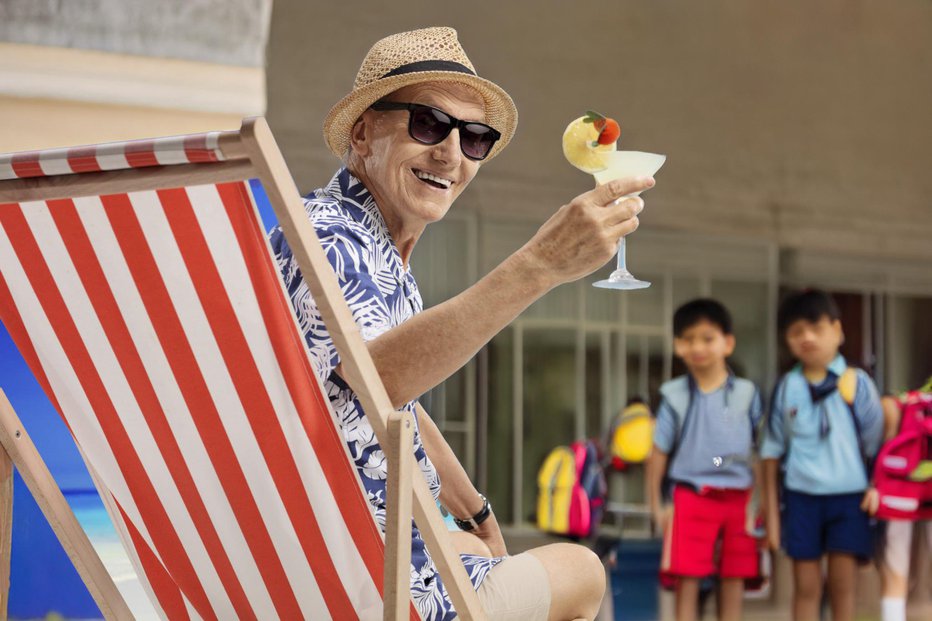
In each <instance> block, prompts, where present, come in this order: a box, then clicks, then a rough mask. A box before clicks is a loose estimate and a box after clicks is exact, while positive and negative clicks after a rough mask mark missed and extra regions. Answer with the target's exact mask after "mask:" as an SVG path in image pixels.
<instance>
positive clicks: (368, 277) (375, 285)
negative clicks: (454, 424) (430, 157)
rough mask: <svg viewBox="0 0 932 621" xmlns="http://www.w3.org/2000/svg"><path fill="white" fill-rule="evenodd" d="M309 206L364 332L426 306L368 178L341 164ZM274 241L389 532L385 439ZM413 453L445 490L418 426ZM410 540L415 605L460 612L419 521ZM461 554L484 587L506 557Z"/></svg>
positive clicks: (435, 615) (373, 333) (318, 368)
mask: <svg viewBox="0 0 932 621" xmlns="http://www.w3.org/2000/svg"><path fill="white" fill-rule="evenodd" d="M305 209H306V210H307V214H308V217H309V218H310V219H311V221H312V222H313V224H314V228H315V229H316V231H317V236H318V237H319V239H320V243H321V245H322V246H323V248H324V252H325V253H326V255H327V259H328V261H329V262H330V265H331V266H332V267H333V269H334V271H335V272H336V275H337V278H338V280H339V283H340V288H341V289H342V291H343V296H344V297H345V298H346V301H347V303H348V304H349V306H350V309H351V310H352V314H353V319H354V320H355V322H356V325H357V326H358V327H359V330H360V332H361V333H362V337H363V339H364V340H366V341H369V340H372V339H375V338H376V337H378V336H379V335H381V334H383V333H384V332H386V331H388V330H390V329H392V328H393V327H395V326H398V325H400V324H402V323H404V322H405V321H407V320H408V319H410V318H411V317H413V316H414V315H415V314H417V313H419V312H421V310H422V308H423V303H422V301H421V295H420V293H419V292H418V288H417V283H416V282H415V280H414V276H413V275H412V274H411V271H410V269H408V268H406V267H405V266H404V264H403V263H402V260H401V255H400V254H399V253H398V250H397V248H396V247H395V244H394V242H393V241H392V238H391V235H390V234H389V231H388V227H387V226H386V224H385V220H384V219H383V218H382V214H381V212H380V211H379V208H378V206H377V205H376V203H375V200H374V199H373V198H372V195H371V194H370V193H369V191H368V190H367V189H366V187H365V186H364V185H363V184H362V182H360V181H359V180H358V179H356V178H355V177H354V176H353V175H351V174H350V172H349V171H348V170H347V169H346V168H342V169H340V170H339V171H338V172H337V174H336V175H335V176H334V177H333V179H332V180H331V181H330V183H329V184H328V185H327V186H326V187H324V188H322V189H319V190H316V191H314V192H312V193H311V194H310V195H308V197H307V198H306V199H305ZM270 241H271V244H272V249H273V251H274V253H275V259H276V262H277V263H278V267H279V269H280V271H281V273H282V276H283V278H284V282H285V287H286V289H287V291H288V295H289V297H290V299H291V303H292V306H293V307H294V311H295V313H296V314H297V317H298V324H299V326H300V328H301V331H302V332H303V334H304V337H305V339H306V340H307V344H308V347H309V349H310V355H311V361H312V363H313V365H314V370H315V372H316V374H317V375H318V377H320V379H321V382H322V383H323V385H324V390H325V391H326V393H327V396H328V397H329V399H330V404H331V406H332V407H333V410H334V412H335V414H336V417H337V420H338V421H339V423H340V429H341V431H342V433H343V437H344V439H345V440H346V443H347V445H348V446H349V451H350V455H351V456H352V458H353V461H354V463H355V465H356V469H357V470H358V472H359V476H360V478H361V479H362V482H363V486H364V487H365V490H366V494H367V497H368V500H369V503H370V504H371V505H372V507H373V508H374V509H375V517H376V521H377V522H378V524H379V527H380V528H381V529H382V531H383V532H384V531H385V500H386V491H385V490H386V478H387V473H388V469H387V465H386V459H385V455H384V453H383V452H382V447H381V446H380V445H379V443H378V441H377V440H376V437H375V432H374V431H373V429H372V426H371V425H370V424H369V420H368V419H367V418H366V416H365V414H364V413H363V409H362V406H361V405H360V403H359V399H358V398H357V396H356V393H354V392H353V391H352V390H351V389H350V388H349V386H348V385H347V384H346V383H345V382H344V381H343V380H342V379H341V378H340V377H339V376H338V375H337V374H336V372H335V369H336V367H337V365H338V364H339V363H340V358H339V355H338V354H337V350H336V347H335V346H334V344H333V340H332V339H331V338H330V334H329V333H328V331H327V328H326V326H324V322H323V319H322V318H321V316H320V312H319V311H318V309H317V305H316V304H315V303H314V300H313V298H312V297H311V294H310V292H309V291H308V286H307V283H306V282H305V281H304V279H303V278H302V277H301V272H300V270H299V268H298V264H297V261H296V259H295V258H294V256H293V255H292V251H291V248H289V247H288V244H287V242H286V241H285V237H284V235H283V234H282V231H281V229H280V228H276V229H274V230H273V231H272V233H271V236H270ZM403 409H405V410H407V411H409V412H411V414H412V415H413V416H414V417H415V421H416V419H417V417H416V412H415V401H411V402H409V403H407V404H405V406H404V408H403ZM414 456H415V458H416V460H417V463H418V466H419V467H420V468H421V471H422V472H423V473H424V475H425V477H426V478H427V481H428V484H429V487H430V490H431V493H432V494H433V496H434V498H435V499H437V498H439V497H440V479H439V477H438V475H437V471H436V469H435V468H434V465H433V464H432V463H431V461H430V459H429V458H428V457H427V454H426V453H425V452H424V446H423V444H422V443H421V437H420V433H419V431H418V429H417V426H415V434H414ZM411 547H412V550H411V597H412V599H413V600H414V603H415V606H416V607H417V608H418V610H419V612H420V613H421V616H422V617H423V618H424V619H430V620H434V619H438V620H447V619H453V618H454V617H455V611H454V609H453V605H452V603H451V602H450V600H449V598H448V597H447V593H446V588H445V586H444V585H443V581H442V580H441V577H440V574H439V573H438V572H437V568H436V567H435V565H434V563H433V561H432V560H431V558H430V554H429V553H428V551H427V547H426V546H425V544H424V539H423V538H422V536H421V534H420V531H419V530H418V529H417V527H415V526H413V525H412V541H411ZM461 558H462V560H463V563H464V565H465V566H466V572H467V574H469V577H470V579H471V581H472V583H473V585H474V587H475V588H477V589H478V588H479V585H480V584H481V583H482V581H483V579H484V578H485V576H486V575H487V574H488V572H489V570H490V569H491V568H492V567H494V566H495V565H497V564H498V563H499V562H501V560H502V558H493V559H489V558H485V557H481V556H473V555H468V554H467V555H462V556H461Z"/></svg>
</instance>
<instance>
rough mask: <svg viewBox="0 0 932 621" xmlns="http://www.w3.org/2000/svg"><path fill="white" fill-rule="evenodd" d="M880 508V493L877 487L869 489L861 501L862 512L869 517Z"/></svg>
mask: <svg viewBox="0 0 932 621" xmlns="http://www.w3.org/2000/svg"><path fill="white" fill-rule="evenodd" d="M879 508H880V492H878V491H877V488H875V487H868V488H867V491H865V492H864V498H863V499H862V500H861V511H863V512H864V513H866V514H867V515H874V514H876V513H877V509H879Z"/></svg>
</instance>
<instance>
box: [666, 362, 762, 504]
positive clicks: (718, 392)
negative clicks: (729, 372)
mask: <svg viewBox="0 0 932 621" xmlns="http://www.w3.org/2000/svg"><path fill="white" fill-rule="evenodd" d="M735 380H736V378H734V377H733V376H730V377H729V378H728V379H727V380H726V381H725V383H724V384H722V385H721V386H719V387H718V388H717V389H715V390H713V391H711V392H702V390H700V389H699V387H698V386H695V385H694V384H695V382H694V381H690V382H689V384H690V391H691V398H690V401H689V412H688V413H686V414H685V415H684V419H685V420H684V421H683V423H682V424H683V428H682V430H679V429H678V426H679V424H680V423H679V422H678V420H677V416H676V414H675V413H674V412H673V409H672V408H671V407H670V406H669V404H668V403H667V402H666V400H664V401H662V402H661V403H660V407H659V408H658V410H657V422H656V425H655V426H654V444H655V445H656V446H657V448H659V449H660V450H661V451H663V452H664V453H666V454H668V455H669V454H670V452H671V451H672V450H673V448H674V444H675V443H676V442H677V440H676V437H677V433H679V434H680V438H679V442H678V444H677V446H676V452H675V454H674V455H673V456H672V461H671V462H670V464H669V467H668V470H667V472H668V475H669V477H670V479H672V480H673V481H676V482H678V483H685V484H687V485H689V486H691V487H693V488H694V489H697V490H698V489H702V488H703V487H714V488H725V489H748V488H749V487H751V485H752V484H753V475H752V473H751V467H750V464H751V460H752V457H753V451H754V446H753V434H752V431H753V429H756V428H757V427H758V425H759V423H760V420H761V417H762V415H763V414H762V410H763V408H762V405H761V399H760V394H759V393H758V394H755V395H754V398H753V399H752V401H751V406H750V411H748V410H747V409H739V408H738V407H735V406H734V404H733V403H731V402H730V401H731V400H730V399H729V398H728V397H729V393H730V391H731V390H732V385H733V382H734V381H735ZM752 425H753V427H752Z"/></svg>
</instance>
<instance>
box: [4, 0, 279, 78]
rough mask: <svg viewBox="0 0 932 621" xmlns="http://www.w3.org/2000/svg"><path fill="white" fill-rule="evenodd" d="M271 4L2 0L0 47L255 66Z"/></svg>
mask: <svg viewBox="0 0 932 621" xmlns="http://www.w3.org/2000/svg"><path fill="white" fill-rule="evenodd" d="M271 5H272V0H3V2H0V41H7V42H10V43H29V44H36V45H53V46H60V47H77V48H85V49H93V50H101V51H105V52H119V53H123V54H135V55H139V56H167V57H171V58H184V59H188V60H199V61H208V62H216V63H224V64H230V65H242V66H249V67H259V66H262V64H263V63H264V61H265V38H266V34H267V32H268V23H269V13H270V11H271Z"/></svg>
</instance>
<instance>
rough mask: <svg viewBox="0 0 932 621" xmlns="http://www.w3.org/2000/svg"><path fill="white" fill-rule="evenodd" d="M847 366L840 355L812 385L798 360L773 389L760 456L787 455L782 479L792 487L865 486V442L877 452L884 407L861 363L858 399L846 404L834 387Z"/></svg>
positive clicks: (836, 489) (838, 489)
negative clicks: (820, 378) (826, 372)
mask: <svg viewBox="0 0 932 621" xmlns="http://www.w3.org/2000/svg"><path fill="white" fill-rule="evenodd" d="M847 368H848V365H847V363H846V362H845V359H844V358H843V357H842V356H841V355H838V356H836V357H835V359H834V360H833V361H832V363H831V364H830V365H829V367H828V374H827V376H826V378H825V380H824V381H822V382H821V383H820V384H819V385H817V386H813V385H811V384H810V383H809V382H808V380H806V378H805V376H804V375H803V373H802V368H801V367H800V366H799V365H797V366H796V367H795V368H794V369H793V370H791V371H790V372H789V373H787V374H786V375H784V376H783V378H782V379H781V380H780V383H779V384H778V385H777V389H776V390H775V391H774V398H773V403H772V404H771V410H770V419H769V420H768V424H767V425H766V428H765V432H764V441H763V443H762V445H761V458H762V459H781V458H784V457H785V462H786V463H785V476H784V485H785V486H786V487H787V488H788V489H791V490H793V491H796V492H801V493H804V494H812V495H825V494H850V493H854V492H860V491H864V490H865V489H866V488H867V481H868V479H867V473H866V472H865V466H864V460H863V457H862V448H861V447H863V451H864V453H865V454H866V455H867V456H869V457H873V456H874V455H876V454H877V449H878V448H879V446H880V441H881V436H882V434H883V412H882V410H881V407H880V397H879V395H878V394H877V388H876V386H874V382H873V381H872V380H871V378H870V377H869V376H868V375H867V373H865V372H864V371H862V370H861V369H857V388H856V390H855V398H854V403H853V404H852V407H849V406H848V404H847V403H846V402H845V400H844V398H843V397H842V396H841V393H839V391H838V390H837V388H836V387H837V383H838V378H840V377H841V375H842V373H844V372H845V369H847ZM852 410H853V411H852ZM855 418H856V419H857V426H858V427H860V438H861V441H860V445H859V442H858V432H857V427H856V426H855Z"/></svg>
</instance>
